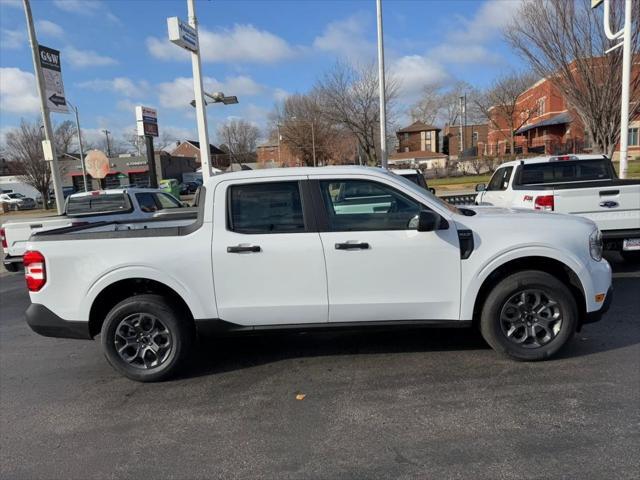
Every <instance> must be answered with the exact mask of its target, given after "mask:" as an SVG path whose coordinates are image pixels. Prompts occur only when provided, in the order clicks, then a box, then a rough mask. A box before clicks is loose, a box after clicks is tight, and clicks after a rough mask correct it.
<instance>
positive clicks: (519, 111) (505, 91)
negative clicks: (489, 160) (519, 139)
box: [475, 72, 536, 155]
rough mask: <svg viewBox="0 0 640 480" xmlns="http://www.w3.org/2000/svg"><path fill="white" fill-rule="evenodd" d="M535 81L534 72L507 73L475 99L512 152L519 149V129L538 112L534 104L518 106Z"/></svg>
mask: <svg viewBox="0 0 640 480" xmlns="http://www.w3.org/2000/svg"><path fill="white" fill-rule="evenodd" d="M535 80H536V78H535V76H534V75H533V74H532V73H530V72H511V73H507V74H504V75H502V76H500V77H498V78H497V79H496V80H495V81H494V82H493V84H492V85H491V86H490V87H489V88H488V89H487V90H486V91H485V92H484V94H483V95H481V96H479V97H477V98H476V101H475V104H476V105H477V107H478V108H479V109H480V110H481V111H482V112H483V113H484V115H485V116H486V118H487V119H488V120H489V123H490V124H491V125H492V126H493V127H494V128H495V129H496V130H498V131H500V132H502V134H503V136H504V138H505V140H508V141H509V146H510V153H511V155H513V154H514V152H515V137H516V131H517V130H518V129H519V128H520V127H522V126H523V125H525V124H526V123H527V122H528V121H529V119H530V118H531V117H532V116H533V115H534V113H535V112H534V108H533V107H534V106H533V105H526V104H525V105H522V104H521V105H518V100H519V98H520V95H521V94H522V93H523V92H524V91H525V90H526V89H527V88H529V87H530V86H531V85H533V84H534V82H535Z"/></svg>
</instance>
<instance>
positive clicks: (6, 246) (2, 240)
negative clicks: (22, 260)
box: [0, 228, 9, 248]
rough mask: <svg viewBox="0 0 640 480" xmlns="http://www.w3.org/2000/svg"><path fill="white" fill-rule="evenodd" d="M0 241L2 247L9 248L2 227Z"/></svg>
mask: <svg viewBox="0 0 640 480" xmlns="http://www.w3.org/2000/svg"><path fill="white" fill-rule="evenodd" d="M0 241H1V242H2V248H9V246H8V245H7V235H6V234H5V231H4V228H0Z"/></svg>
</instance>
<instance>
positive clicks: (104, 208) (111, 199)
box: [67, 193, 131, 216]
mask: <svg viewBox="0 0 640 480" xmlns="http://www.w3.org/2000/svg"><path fill="white" fill-rule="evenodd" d="M130 210H131V201H130V200H129V196H128V195H126V194H124V193H109V194H105V193H103V194H99V195H82V196H79V197H73V196H72V197H69V198H68V200H67V214H68V215H74V216H80V215H100V214H107V213H122V212H128V211H130Z"/></svg>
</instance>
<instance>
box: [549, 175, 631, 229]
mask: <svg viewBox="0 0 640 480" xmlns="http://www.w3.org/2000/svg"><path fill="white" fill-rule="evenodd" d="M554 197H555V198H554V201H555V208H554V210H555V211H556V212H560V213H571V214H575V215H581V216H583V217H587V218H589V219H591V220H593V221H594V222H596V224H597V225H598V228H600V230H623V229H631V228H636V229H637V228H640V184H639V185H608V186H602V187H590V188H576V189H560V190H555V191H554Z"/></svg>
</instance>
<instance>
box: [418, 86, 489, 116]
mask: <svg viewBox="0 0 640 480" xmlns="http://www.w3.org/2000/svg"><path fill="white" fill-rule="evenodd" d="M465 95H466V97H467V112H466V113H467V115H466V117H467V118H466V122H467V124H476V123H481V122H483V121H484V120H485V116H484V114H483V113H482V111H481V110H480V109H479V108H478V107H477V104H476V101H475V100H476V98H477V97H478V96H479V95H480V93H479V92H478V91H477V90H476V89H475V88H474V87H472V86H471V85H470V84H468V83H467V82H464V81H457V82H454V83H453V84H451V85H430V86H427V87H425V88H424V90H423V91H422V96H421V97H420V100H418V101H417V102H416V103H415V104H414V105H413V106H412V107H411V109H410V111H409V113H410V115H411V117H412V119H413V120H414V121H415V120H420V121H422V122H424V123H427V124H430V125H456V124H458V123H460V114H461V109H460V98H461V97H464V96H465Z"/></svg>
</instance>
